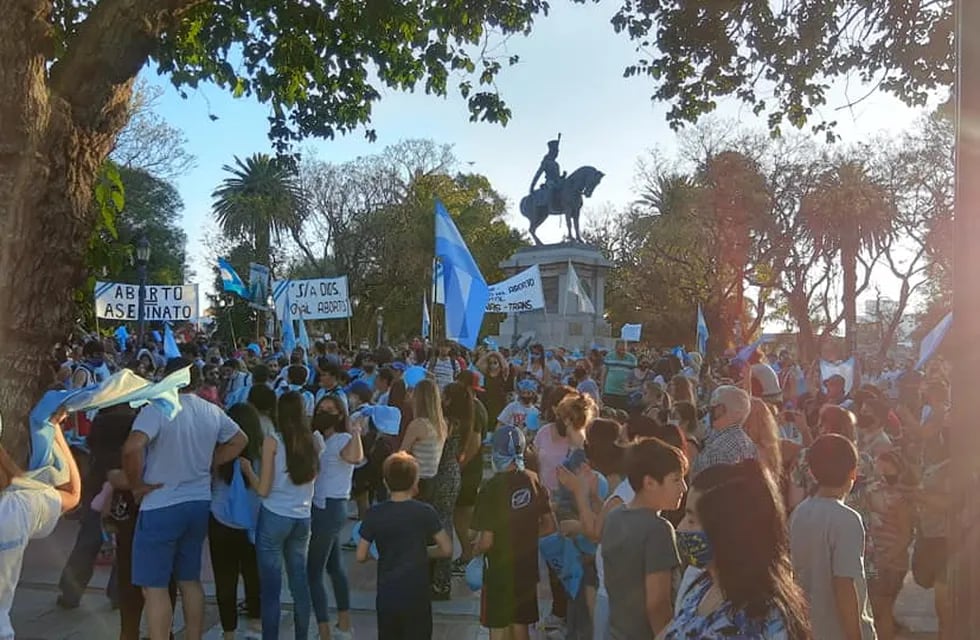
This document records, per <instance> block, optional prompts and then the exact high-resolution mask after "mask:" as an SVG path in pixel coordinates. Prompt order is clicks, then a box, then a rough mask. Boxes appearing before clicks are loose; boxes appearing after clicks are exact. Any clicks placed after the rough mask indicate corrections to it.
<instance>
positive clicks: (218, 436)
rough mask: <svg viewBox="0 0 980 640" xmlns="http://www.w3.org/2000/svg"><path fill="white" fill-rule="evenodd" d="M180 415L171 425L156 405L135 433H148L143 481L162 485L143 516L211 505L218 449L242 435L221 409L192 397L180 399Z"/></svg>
mask: <svg viewBox="0 0 980 640" xmlns="http://www.w3.org/2000/svg"><path fill="white" fill-rule="evenodd" d="M180 406H181V410H180V413H178V414H177V416H176V417H175V418H174V419H173V420H172V421H171V420H168V419H167V417H166V416H165V415H163V414H162V413H161V412H160V410H159V409H157V408H156V407H154V406H153V405H148V406H146V407H144V408H143V410H142V411H140V413H139V415H138V416H136V421H135V422H134V423H133V431H139V432H141V433H145V434H146V436H147V438H149V440H150V441H149V444H147V445H146V464H145V465H144V467H143V482H145V483H146V484H162V485H163V486H162V487H160V488H159V489H156V490H154V491H151V492H150V493H148V494H146V497H144V498H143V502H142V504H141V505H140V511H149V510H151V509H163V508H164V507H170V506H173V505H175V504H181V503H183V502H194V501H198V500H201V501H208V502H210V500H211V463H212V461H213V459H214V449H215V447H216V446H217V445H219V444H224V443H225V442H228V441H229V440H231V439H232V438H234V437H235V436H236V435H237V434H239V433H240V432H241V429H239V428H238V425H237V424H235V422H234V420H232V419H231V418H229V417H228V416H227V415H226V414H225V412H224V411H222V410H221V408H220V407H218V406H216V405H213V404H211V403H210V402H208V401H207V400H205V399H204V398H199V397H198V396H196V395H194V394H192V393H182V394H180Z"/></svg>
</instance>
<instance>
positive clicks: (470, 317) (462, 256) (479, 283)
mask: <svg viewBox="0 0 980 640" xmlns="http://www.w3.org/2000/svg"><path fill="white" fill-rule="evenodd" d="M435 209H436V257H437V258H439V262H440V263H441V264H442V271H443V277H442V278H441V280H442V282H443V287H444V292H445V303H444V304H445V311H446V339H448V340H455V341H456V342H458V343H459V344H461V345H463V346H464V347H466V348H467V349H474V348H476V341H477V338H478V337H479V335H480V325H482V324H483V314H484V312H485V311H486V306H487V300H489V299H490V287H489V286H487V281H486V280H485V279H484V278H483V274H482V273H480V267H479V266H478V265H477V264H476V260H474V259H473V256H472V254H470V250H469V249H468V248H467V246H466V242H464V241H463V237H462V236H461V235H460V234H459V230H458V229H457V228H456V224H455V223H454V222H453V219H452V218H451V217H450V216H449V212H448V211H446V207H444V206H443V204H442V203H441V202H439V201H438V200H436V206H435Z"/></svg>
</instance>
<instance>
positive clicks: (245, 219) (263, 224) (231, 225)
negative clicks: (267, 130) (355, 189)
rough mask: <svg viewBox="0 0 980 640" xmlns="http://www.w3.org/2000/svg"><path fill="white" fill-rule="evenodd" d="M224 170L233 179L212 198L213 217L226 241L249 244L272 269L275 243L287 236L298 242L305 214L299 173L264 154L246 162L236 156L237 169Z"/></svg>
mask: <svg viewBox="0 0 980 640" xmlns="http://www.w3.org/2000/svg"><path fill="white" fill-rule="evenodd" d="M222 168H223V169H224V170H225V171H227V172H228V173H230V174H231V176H230V177H228V178H225V179H224V180H223V181H222V182H221V185H220V186H219V187H218V188H217V189H215V190H214V192H213V193H212V194H211V197H212V198H213V199H214V204H213V206H212V211H213V212H214V217H215V219H216V220H217V221H218V224H219V225H221V230H222V231H223V232H224V234H225V235H226V236H227V237H229V238H243V239H245V240H247V241H248V242H250V243H251V244H252V247H253V248H254V249H255V256H256V258H257V259H259V260H264V261H265V264H266V265H269V266H271V264H270V263H271V245H272V241H273V240H276V241H277V242H278V241H279V240H281V239H282V236H283V234H284V233H290V234H291V235H292V236H293V237H294V238H298V236H299V231H300V227H301V225H302V222H303V219H304V215H305V212H306V199H305V196H304V195H303V192H302V191H301V189H300V188H299V186H298V181H297V179H296V173H295V172H294V171H293V170H292V169H291V168H290V167H289V166H288V165H287V164H286V163H285V162H283V161H281V160H279V159H278V158H274V157H272V156H269V155H267V154H264V153H256V154H253V155H252V156H251V157H249V158H246V159H245V161H244V162H243V161H242V160H240V159H239V158H238V157H237V156H236V157H235V166H230V165H225V166H224V167H222ZM300 244H301V245H302V243H300Z"/></svg>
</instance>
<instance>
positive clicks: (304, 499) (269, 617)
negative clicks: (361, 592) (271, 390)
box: [242, 391, 320, 640]
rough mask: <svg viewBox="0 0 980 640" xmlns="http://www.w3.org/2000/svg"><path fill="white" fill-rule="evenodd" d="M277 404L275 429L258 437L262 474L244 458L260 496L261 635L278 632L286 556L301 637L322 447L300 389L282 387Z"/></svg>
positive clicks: (306, 622)
mask: <svg viewBox="0 0 980 640" xmlns="http://www.w3.org/2000/svg"><path fill="white" fill-rule="evenodd" d="M277 409H278V411H277V413H278V421H277V423H276V430H275V432H274V433H273V434H272V435H269V436H266V437H265V440H264V441H263V442H262V471H261V474H260V475H256V474H255V472H254V471H252V469H251V464H247V463H246V461H245V460H243V461H242V469H243V470H244V471H245V475H246V477H247V478H248V480H249V482H250V483H251V485H252V486H253V487H254V488H255V491H256V493H258V494H259V496H260V497H261V498H262V508H261V509H259V523H258V532H257V534H256V545H255V546H256V550H257V555H258V561H259V578H260V580H261V584H262V590H261V601H262V638H263V640H275V639H277V638H278V637H279V618H280V603H279V596H280V594H281V592H282V568H283V562H284V561H285V565H286V574H287V576H288V577H289V587H290V591H291V592H292V595H293V623H294V627H295V632H296V639H297V640H305V639H306V637H307V632H308V630H309V626H310V609H311V603H310V587H309V580H308V577H307V573H306V562H307V552H308V549H309V544H310V509H311V507H312V503H313V484H314V481H315V480H316V477H317V471H318V470H319V456H320V448H319V446H318V445H317V443H316V441H315V440H314V439H313V432H312V431H311V430H310V428H309V427H308V426H307V425H306V412H305V409H304V407H303V398H302V396H300V394H298V393H296V392H295V391H290V392H287V393H284V394H283V395H282V397H281V398H279V405H278V407H277Z"/></svg>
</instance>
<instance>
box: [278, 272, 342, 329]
mask: <svg viewBox="0 0 980 640" xmlns="http://www.w3.org/2000/svg"><path fill="white" fill-rule="evenodd" d="M287 298H288V300H289V306H290V312H291V313H292V318H293V320H330V319H332V318H348V317H350V315H351V313H350V299H349V296H348V295H347V276H340V277H338V278H317V279H315V280H276V281H275V282H273V283H272V299H273V302H274V304H275V306H276V315H277V316H279V317H280V318H282V317H284V315H285V313H286V300H287Z"/></svg>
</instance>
